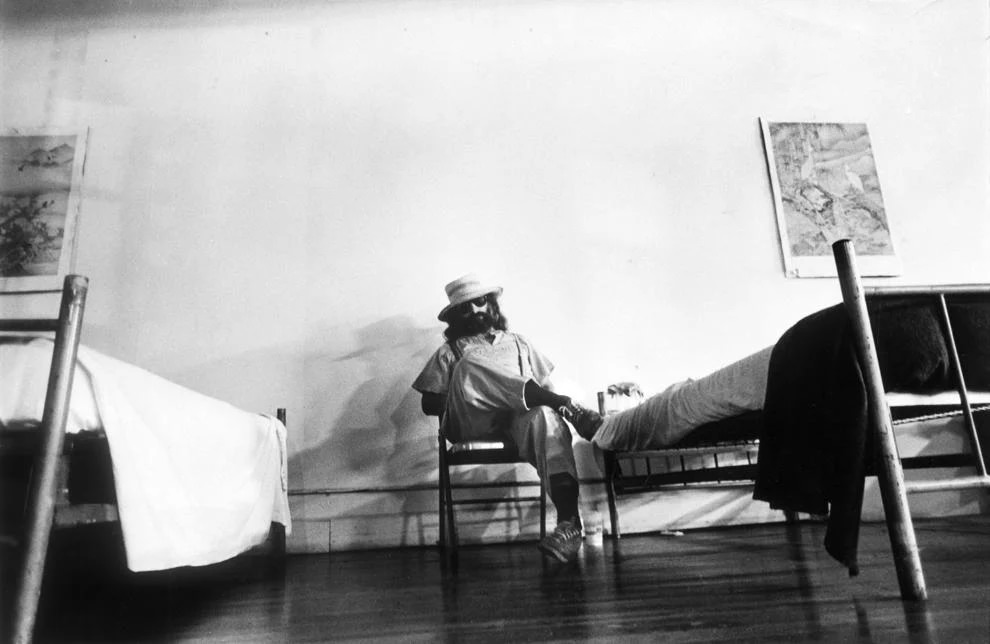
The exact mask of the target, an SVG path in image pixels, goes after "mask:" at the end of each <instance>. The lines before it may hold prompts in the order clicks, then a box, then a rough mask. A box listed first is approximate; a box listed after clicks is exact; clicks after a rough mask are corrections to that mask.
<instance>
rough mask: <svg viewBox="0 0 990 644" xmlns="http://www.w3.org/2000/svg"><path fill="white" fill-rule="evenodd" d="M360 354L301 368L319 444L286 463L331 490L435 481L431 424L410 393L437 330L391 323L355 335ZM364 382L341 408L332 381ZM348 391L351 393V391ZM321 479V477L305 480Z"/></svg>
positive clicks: (314, 360)
mask: <svg viewBox="0 0 990 644" xmlns="http://www.w3.org/2000/svg"><path fill="white" fill-rule="evenodd" d="M357 335H358V338H357V344H358V346H359V348H358V349H357V350H356V351H353V352H351V353H349V354H346V355H342V356H336V357H333V356H313V357H309V358H307V359H306V361H305V375H304V378H305V382H306V394H305V399H306V400H307V404H308V407H309V409H308V411H309V413H308V414H307V415H308V417H309V418H311V419H312V421H311V425H312V427H310V428H309V430H310V432H311V433H315V434H317V435H319V436H322V437H324V438H323V440H322V441H321V442H320V443H319V444H318V445H316V446H315V447H313V448H311V449H308V450H305V451H302V452H300V453H298V454H296V455H294V456H293V457H292V459H291V460H290V471H297V472H299V471H301V472H305V473H307V475H305V476H304V478H305V479H306V480H307V481H314V480H325V481H327V482H328V483H329V485H330V487H340V488H349V489H353V488H358V487H389V486H398V485H410V484H414V483H422V482H426V481H428V480H430V478H431V477H434V478H435V469H436V460H435V458H434V455H435V452H434V448H433V446H434V442H435V440H436V439H435V438H434V436H435V433H434V430H433V424H432V423H431V420H432V419H429V418H427V417H426V416H424V415H423V413H422V411H421V410H420V403H419V395H418V394H417V393H416V392H415V391H413V389H412V388H411V385H412V381H413V380H414V379H415V377H416V375H417V374H418V373H419V370H420V369H421V368H422V365H423V364H425V363H426V360H427V359H428V358H429V356H430V355H431V354H432V352H433V351H434V350H435V349H436V346H437V345H438V344H439V340H438V333H437V330H436V329H434V328H431V329H424V328H418V327H416V326H415V325H414V324H413V323H412V322H411V320H410V319H409V318H406V317H403V316H394V317H391V318H386V319H383V320H380V321H378V322H375V323H373V324H370V325H368V326H366V327H364V328H362V329H360V330H359V331H358V332H357ZM353 374H362V375H361V376H360V377H363V379H364V380H363V382H362V383H361V384H360V385H359V386H358V387H357V388H356V389H354V390H353V393H351V394H350V395H349V397H348V398H347V400H346V401H344V402H340V400H339V398H337V397H336V393H335V390H336V389H338V388H339V387H337V386H336V385H335V382H334V381H335V376H337V375H343V376H344V377H354V376H353ZM348 389H350V388H348ZM314 472H326V474H325V476H314V475H311V474H309V473H314Z"/></svg>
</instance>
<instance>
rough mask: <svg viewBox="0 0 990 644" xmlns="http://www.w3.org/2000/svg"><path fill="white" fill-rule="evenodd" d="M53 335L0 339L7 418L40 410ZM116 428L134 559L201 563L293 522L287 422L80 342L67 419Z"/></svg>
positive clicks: (1, 417)
mask: <svg viewBox="0 0 990 644" xmlns="http://www.w3.org/2000/svg"><path fill="white" fill-rule="evenodd" d="M52 346H53V342H52V341H51V340H49V339H47V338H30V339H27V338H23V337H19V338H18V337H11V336H6V337H4V338H2V340H0V383H2V385H3V386H2V387H0V424H3V425H15V424H20V423H25V422H39V421H40V419H41V414H42V411H43V407H44V397H45V391H46V388H47V379H48V372H49V369H50V366H51V353H52ZM100 427H102V429H103V430H104V432H105V433H106V436H107V441H108V443H109V446H110V455H111V459H112V462H113V474H114V481H115V485H116V492H117V505H118V514H119V516H120V523H121V528H122V531H123V535H124V546H125V550H126V553H127V565H128V567H129V568H130V569H131V570H134V571H147V570H162V569H167V568H175V567H179V566H199V565H206V564H211V563H216V562H219V561H223V560H225V559H229V558H230V557H233V556H235V555H237V554H239V553H241V552H244V551H245V550H247V549H249V548H251V547H253V546H255V545H258V544H259V543H262V542H263V541H264V540H265V538H266V536H267V535H268V531H269V528H270V524H271V522H273V521H274V522H278V523H281V524H283V525H285V527H286V530H287V531H290V530H291V520H290V517H289V506H288V498H287V481H286V445H285V438H286V437H285V427H284V426H283V425H282V423H280V422H279V421H278V420H277V419H275V418H272V417H270V416H266V415H262V414H255V413H251V412H247V411H243V410H241V409H238V408H236V407H234V406H233V405H230V404H228V403H226V402H223V401H220V400H217V399H214V398H210V397H208V396H205V395H203V394H200V393H197V392H195V391H192V390H190V389H187V388H185V387H182V386H180V385H177V384H175V383H173V382H170V381H168V380H166V379H164V378H161V377H159V376H156V375H155V374H152V373H150V372H148V371H145V370H143V369H141V368H139V367H135V366H133V365H130V364H127V363H125V362H122V361H120V360H116V359H114V358H111V357H109V356H107V355H104V354H102V353H99V352H97V351H94V350H92V349H89V348H87V347H85V346H80V347H79V353H78V367H77V369H76V374H75V377H74V384H73V389H72V398H71V401H70V411H69V421H68V426H67V431H70V432H78V431H82V430H85V429H95V428H100Z"/></svg>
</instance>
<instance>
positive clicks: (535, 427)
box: [444, 353, 577, 481]
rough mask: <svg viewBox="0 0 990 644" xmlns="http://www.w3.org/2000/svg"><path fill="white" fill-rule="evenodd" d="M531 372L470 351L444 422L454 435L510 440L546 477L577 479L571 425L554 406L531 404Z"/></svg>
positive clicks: (456, 376) (456, 375) (456, 373)
mask: <svg viewBox="0 0 990 644" xmlns="http://www.w3.org/2000/svg"><path fill="white" fill-rule="evenodd" d="M529 380H530V379H529V378H526V377H524V376H521V375H519V374H518V373H516V372H514V371H512V370H510V369H507V368H505V367H503V366H501V365H498V364H495V363H493V362H492V361H490V360H487V359H485V358H484V357H479V356H475V355H472V354H471V353H468V354H466V355H465V356H464V357H463V358H461V359H460V360H459V361H458V363H457V364H456V365H455V367H454V370H453V374H452V376H451V382H450V391H449V392H448V394H447V415H446V417H445V419H444V428H445V432H446V434H447V437H448V438H449V439H450V440H452V441H468V440H509V441H511V443H512V444H513V445H514V446H515V447H516V449H517V450H518V451H519V455H520V456H521V457H522V459H523V460H524V461H526V462H527V463H529V464H531V465H532V466H533V467H535V468H536V471H537V473H538V474H539V476H540V478H541V479H543V480H544V481H546V480H548V478H549V477H550V476H551V475H553V474H559V473H565V472H566V473H568V474H570V475H571V476H573V477H574V478H575V479H577V467H576V466H575V464H574V451H573V448H572V447H571V441H572V436H571V429H570V426H569V425H568V424H567V423H566V422H565V421H564V420H563V419H562V418H561V417H560V415H559V414H557V412H556V411H554V410H552V409H550V408H549V407H544V406H538V407H534V408H532V409H530V408H528V407H527V406H526V399H525V393H524V391H525V387H526V383H527V382H528V381H529Z"/></svg>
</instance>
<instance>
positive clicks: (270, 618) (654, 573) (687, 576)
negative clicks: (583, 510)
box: [4, 516, 990, 644]
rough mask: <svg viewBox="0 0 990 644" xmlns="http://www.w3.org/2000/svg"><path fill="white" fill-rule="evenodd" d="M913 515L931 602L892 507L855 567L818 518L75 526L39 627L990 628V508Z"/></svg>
mask: <svg viewBox="0 0 990 644" xmlns="http://www.w3.org/2000/svg"><path fill="white" fill-rule="evenodd" d="M915 527H916V531H917V537H918V543H919V546H920V547H921V554H922V561H923V564H924V568H925V576H926V581H927V585H928V591H929V599H928V600H927V601H925V602H902V601H901V600H900V598H899V596H898V590H897V580H896V578H895V573H894V567H893V564H892V562H891V559H890V545H889V541H888V539H887V535H886V532H885V529H884V526H883V525H882V524H866V525H864V526H863V527H862V532H861V539H860V564H861V572H860V575H859V576H858V577H854V578H850V577H849V576H848V574H847V572H846V570H845V569H844V568H843V567H841V566H840V565H839V564H837V563H836V562H835V561H833V560H832V559H831V558H830V557H829V556H828V555H827V554H826V553H825V551H824V549H823V547H822V545H821V544H822V540H823V538H824V526H823V525H821V524H818V523H801V524H798V525H795V526H785V525H780V524H777V525H760V526H746V527H737V528H723V529H713V530H698V531H689V532H686V533H685V534H684V535H683V536H679V537H667V536H658V535H634V536H628V537H624V538H623V539H622V540H621V541H620V542H618V543H616V542H611V541H608V540H606V541H605V544H604V545H603V546H602V547H601V548H589V547H585V548H584V550H583V551H582V554H581V557H580V559H579V560H578V561H577V562H576V563H575V564H573V565H561V564H556V563H550V562H545V561H543V560H542V559H541V557H540V555H539V553H538V552H537V551H536V549H535V547H534V544H533V543H517V544H511V545H487V546H472V547H465V548H462V550H461V554H460V557H459V558H458V561H457V565H456V566H454V565H452V564H451V563H450V562H445V560H444V559H443V558H442V557H441V556H440V554H439V553H438V552H437V551H436V550H435V549H429V548H418V549H416V548H410V549H393V550H378V551H363V552H353V551H352V552H341V553H333V554H332V555H306V556H290V557H289V558H288V559H287V560H286V561H285V566H284V569H282V570H280V569H277V568H276V569H269V568H268V567H267V566H266V565H265V560H264V559H263V558H258V557H245V558H240V559H238V560H235V561H233V562H228V563H227V564H222V565H219V566H211V567H208V568H205V569H185V570H178V571H167V572H164V573H155V574H144V575H135V574H133V573H128V572H126V570H125V569H124V567H123V563H122V557H121V556H120V555H119V553H117V554H116V555H112V554H111V555H107V554H106V553H104V554H102V555H100V557H97V556H95V554H92V553H94V552H95V547H94V546H92V545H87V544H85V543H79V542H78V541H76V542H72V541H69V542H66V541H65V540H64V539H62V538H61V537H60V539H61V541H60V542H59V544H58V545H57V552H56V557H55V558H54V560H53V564H52V567H51V570H50V571H49V575H48V577H47V578H46V582H45V583H46V586H45V597H44V601H43V603H42V609H41V613H40V615H39V628H38V637H37V640H38V641H39V642H70V641H71V642H86V641H94V642H95V641H99V642H105V641H128V642H237V643H242V642H330V641H350V642H389V641H392V642H435V641H445V642H446V641H450V642H459V641H513V642H518V641H568V642H572V641H600V642H612V641H623V642H629V641H631V642H635V641H650V642H656V641H661V642H801V641H808V642H813V641H819V642H857V641H859V642H950V643H953V644H960V643H963V642H981V643H984V642H990V517H988V516H972V517H956V518H951V519H939V520H920V521H918V520H916V524H915ZM104 541H106V539H104ZM85 553H90V554H91V556H88V557H87V556H86V554H85ZM4 576H5V577H6V576H7V575H4Z"/></svg>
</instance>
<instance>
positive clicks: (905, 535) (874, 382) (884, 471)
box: [832, 239, 927, 600]
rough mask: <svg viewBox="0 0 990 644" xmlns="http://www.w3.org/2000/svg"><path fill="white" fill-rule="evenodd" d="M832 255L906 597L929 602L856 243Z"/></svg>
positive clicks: (837, 247) (838, 245)
mask: <svg viewBox="0 0 990 644" xmlns="http://www.w3.org/2000/svg"><path fill="white" fill-rule="evenodd" d="M832 252H833V254H834V255H835V265H836V268H837V269H838V272H839V284H840V286H841V287H842V300H843V303H844V304H845V308H846V311H847V313H848V314H849V318H850V323H851V324H852V330H853V335H854V340H855V343H856V352H857V354H858V355H859V359H860V363H861V365H860V366H861V367H862V370H863V380H864V381H865V384H866V395H867V404H868V407H869V418H870V422H871V423H872V424H873V425H874V426H875V427H876V428H877V442H878V451H879V459H878V460H879V462H878V463H877V478H878V479H879V482H880V495H881V498H882V500H883V513H884V518H885V519H886V521H887V530H888V532H889V533H890V545H891V549H892V550H893V553H894V566H895V567H896V569H897V582H898V584H899V585H900V588H901V598H902V599H907V600H922V599H926V598H927V592H926V590H925V577H924V574H923V573H922V570H921V557H920V555H919V554H918V544H917V542H916V541H915V536H914V525H913V524H912V522H911V511H910V508H909V507H908V501H907V488H906V487H905V485H904V470H903V469H902V468H901V459H900V456H899V455H898V453H897V444H896V442H895V441H894V428H893V423H892V421H891V418H890V410H889V409H888V407H887V399H886V393H885V392H884V388H883V379H882V377H881V375H880V361H879V359H878V358H877V350H876V345H875V344H874V341H873V331H872V330H871V328H870V318H869V314H868V312H867V309H866V296H865V295H864V293H863V285H862V283H861V282H860V279H859V273H858V272H857V270H856V257H855V251H854V250H853V246H852V242H850V241H849V240H848V239H842V240H839V241H837V242H835V243H834V244H833V245H832Z"/></svg>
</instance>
